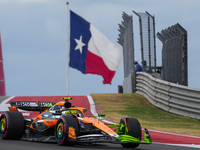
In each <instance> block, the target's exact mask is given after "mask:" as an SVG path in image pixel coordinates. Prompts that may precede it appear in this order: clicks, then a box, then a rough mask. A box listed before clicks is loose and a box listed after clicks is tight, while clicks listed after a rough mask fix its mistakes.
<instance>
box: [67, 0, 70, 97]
mask: <svg viewBox="0 0 200 150" xmlns="http://www.w3.org/2000/svg"><path fill="white" fill-rule="evenodd" d="M66 4H67V48H66V49H67V61H66V63H67V77H66V78H67V79H66V82H67V84H66V90H67V96H68V95H69V48H70V45H69V44H70V42H69V38H70V37H69V36H70V35H69V28H70V24H69V23H70V16H69V2H66Z"/></svg>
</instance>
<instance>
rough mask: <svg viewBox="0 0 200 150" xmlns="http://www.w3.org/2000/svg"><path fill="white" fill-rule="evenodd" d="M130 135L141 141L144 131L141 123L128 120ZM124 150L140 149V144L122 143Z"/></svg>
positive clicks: (132, 119)
mask: <svg viewBox="0 0 200 150" xmlns="http://www.w3.org/2000/svg"><path fill="white" fill-rule="evenodd" d="M126 122H127V128H128V133H127V134H128V135H130V136H132V137H135V138H137V139H139V140H141V136H142V130H141V126H140V123H139V121H138V120H137V119H136V118H126ZM121 145H122V146H123V147H124V148H135V147H138V146H139V145H140V144H139V143H122V144H121Z"/></svg>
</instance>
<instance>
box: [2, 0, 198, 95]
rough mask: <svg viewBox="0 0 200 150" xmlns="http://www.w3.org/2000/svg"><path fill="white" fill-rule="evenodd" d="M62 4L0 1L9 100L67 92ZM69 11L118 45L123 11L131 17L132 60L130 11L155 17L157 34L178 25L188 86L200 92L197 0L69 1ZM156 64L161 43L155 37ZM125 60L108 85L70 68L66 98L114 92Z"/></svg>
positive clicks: (51, 0)
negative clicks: (185, 47)
mask: <svg viewBox="0 0 200 150" xmlns="http://www.w3.org/2000/svg"><path fill="white" fill-rule="evenodd" d="M66 2H67V1H66V0H0V34H1V39H2V49H3V59H4V72H5V81H6V93H7V95H8V96H53V95H55V96H56V95H66V94H67V89H66V86H67V79H66V75H67V73H66V72H67V71H66V70H67V69H66V68H67V59H66V58H67V57H66V56H67V50H66V49H67V48H66V47H67V44H66V41H67V5H66ZM68 7H69V9H71V10H72V11H74V12H75V13H77V14H79V15H80V16H82V17H83V18H84V19H86V20H87V21H88V22H90V23H91V24H93V25H94V26H95V27H96V28H97V29H98V30H99V31H101V32H102V33H103V34H104V35H105V36H106V37H107V38H108V39H109V40H110V41H111V42H113V43H114V44H115V46H117V47H118V48H119V49H120V51H121V53H122V47H121V45H119V44H118V43H117V38H118V34H119V31H118V28H119V27H118V24H120V23H121V21H122V13H123V12H125V13H127V14H128V15H132V16H133V26H134V29H133V30H134V39H135V41H134V46H135V47H134V48H135V56H136V58H137V60H138V61H139V62H141V56H140V42H139V38H140V37H139V21H138V17H137V16H136V15H135V14H134V13H133V12H132V10H134V11H135V12H145V11H148V12H149V13H150V14H151V15H154V16H155V22H156V33H157V32H161V30H163V29H166V28H168V27H170V26H172V25H175V24H177V23H179V24H180V25H181V26H182V27H183V28H185V30H187V32H188V75H189V76H188V84H189V87H192V88H198V89H199V88H200V82H199V81H200V79H199V74H200V69H199V68H198V64H200V59H199V55H200V49H199V47H200V36H199V35H200V28H199V24H200V9H199V8H200V1H199V0H162V1H160V0H100V1H99V0H69V6H68ZM156 50H157V66H161V65H162V64H161V57H162V56H161V51H162V43H161V41H160V40H159V39H158V38H157V39H156ZM123 79H124V70H123V59H122V60H121V62H120V65H119V68H118V70H117V72H116V74H115V76H114V78H113V80H112V84H111V85H109V84H108V85H105V84H103V83H102V81H103V78H102V77H101V76H99V75H90V74H82V73H81V72H80V71H78V70H76V69H73V68H69V83H68V85H69V95H89V94H93V93H118V85H123Z"/></svg>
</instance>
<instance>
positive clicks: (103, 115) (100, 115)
mask: <svg viewBox="0 0 200 150" xmlns="http://www.w3.org/2000/svg"><path fill="white" fill-rule="evenodd" d="M105 116H106V115H105V114H98V117H105Z"/></svg>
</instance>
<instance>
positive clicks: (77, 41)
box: [75, 35, 85, 54]
mask: <svg viewBox="0 0 200 150" xmlns="http://www.w3.org/2000/svg"><path fill="white" fill-rule="evenodd" d="M75 41H76V43H77V45H76V47H75V50H78V49H79V50H80V52H81V54H82V51H83V46H85V44H84V43H83V42H82V35H81V36H80V39H79V40H78V39H75Z"/></svg>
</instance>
